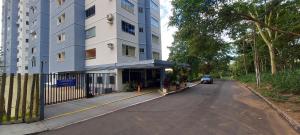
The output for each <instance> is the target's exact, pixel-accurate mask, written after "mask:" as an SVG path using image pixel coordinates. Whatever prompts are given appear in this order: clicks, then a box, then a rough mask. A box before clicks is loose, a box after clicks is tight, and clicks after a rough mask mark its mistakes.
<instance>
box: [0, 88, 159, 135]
mask: <svg viewBox="0 0 300 135" xmlns="http://www.w3.org/2000/svg"><path fill="white" fill-rule="evenodd" d="M159 97H161V94H159V93H158V92H156V91H145V92H141V93H139V94H138V93H136V92H122V93H113V94H108V95H105V96H99V97H94V98H90V99H82V100H77V101H70V102H66V103H61V104H56V105H49V106H46V108H45V120H44V121H41V122H36V123H31V124H15V125H1V126H0V135H22V134H30V133H36V132H42V131H46V130H53V129H57V128H60V127H64V126H67V125H70V124H74V123H77V122H80V121H84V120H87V119H91V118H94V117H98V116H101V115H105V114H108V113H111V112H114V111H116V110H120V109H123V108H126V107H129V106H133V105H136V104H139V103H143V102H146V101H149V100H153V99H156V98H159Z"/></svg>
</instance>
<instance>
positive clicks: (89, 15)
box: [85, 5, 96, 18]
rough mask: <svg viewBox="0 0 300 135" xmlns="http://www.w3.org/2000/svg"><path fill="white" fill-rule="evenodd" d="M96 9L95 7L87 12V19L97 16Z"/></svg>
mask: <svg viewBox="0 0 300 135" xmlns="http://www.w3.org/2000/svg"><path fill="white" fill-rule="evenodd" d="M95 12H96V7H95V5H94V6H92V7H90V8H89V9H87V10H85V18H89V17H92V16H94V15H95Z"/></svg>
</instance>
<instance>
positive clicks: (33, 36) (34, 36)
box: [31, 31, 37, 39]
mask: <svg viewBox="0 0 300 135" xmlns="http://www.w3.org/2000/svg"><path fill="white" fill-rule="evenodd" d="M31 37H32V38H33V39H36V38H37V33H36V31H34V32H31Z"/></svg>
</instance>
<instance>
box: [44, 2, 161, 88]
mask: <svg viewBox="0 0 300 135" xmlns="http://www.w3.org/2000/svg"><path fill="white" fill-rule="evenodd" d="M159 5H160V4H159V0H105V1H103V0H85V1H77V0H56V1H51V2H50V22H51V23H50V53H49V54H50V56H49V61H50V72H55V73H60V72H100V73H110V74H112V75H114V77H115V81H116V84H117V86H116V87H117V88H116V89H117V90H120V89H122V87H123V85H124V83H125V82H126V77H125V75H126V76H128V75H127V74H128V69H129V65H131V66H141V65H142V64H145V63H151V62H153V60H152V59H158V60H160V59H161V42H160V40H161V39H160V37H161V35H160V21H159V20H160V6H159ZM139 69H141V70H139V71H138V72H139V77H144V78H145V76H146V75H144V74H147V72H148V71H147V70H146V68H145V67H140V68H139ZM142 69H143V70H142ZM105 78H110V79H109V80H112V79H111V78H112V77H111V76H110V77H104V79H105ZM124 78H125V79H124Z"/></svg>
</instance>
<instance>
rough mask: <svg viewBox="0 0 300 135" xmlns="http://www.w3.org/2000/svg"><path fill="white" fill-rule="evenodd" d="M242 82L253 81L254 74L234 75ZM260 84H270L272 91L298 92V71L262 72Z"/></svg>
mask: <svg viewBox="0 0 300 135" xmlns="http://www.w3.org/2000/svg"><path fill="white" fill-rule="evenodd" d="M235 79H236V80H239V81H241V82H244V83H255V82H256V79H255V74H248V75H243V76H238V77H235ZM261 80H262V84H263V85H266V84H269V85H271V86H272V88H273V89H272V91H274V92H278V93H292V94H300V72H299V71H284V72H278V73H277V74H276V75H272V74H270V73H263V74H262V76H261Z"/></svg>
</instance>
